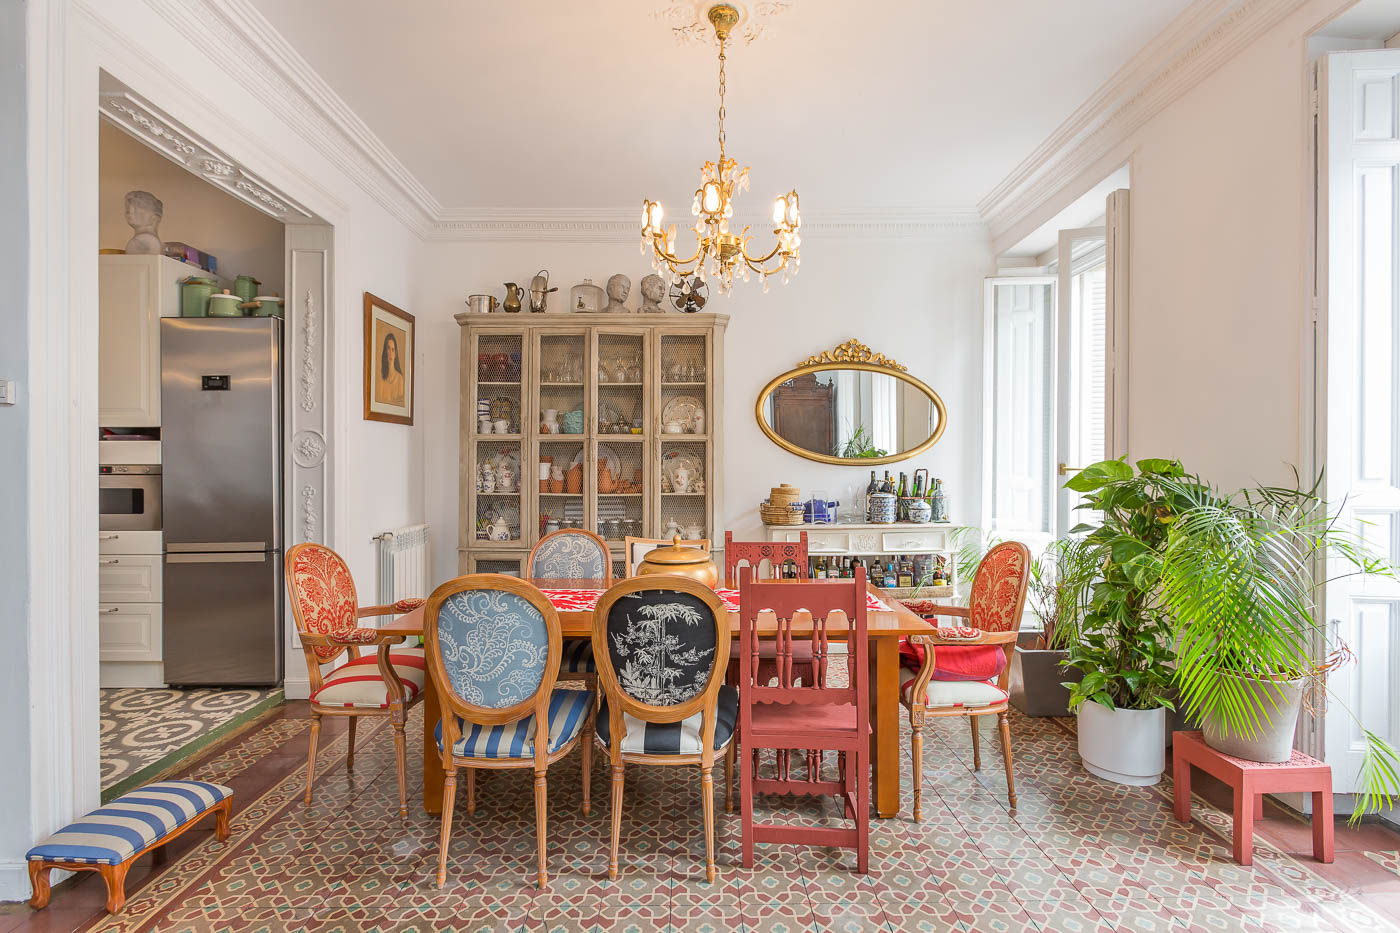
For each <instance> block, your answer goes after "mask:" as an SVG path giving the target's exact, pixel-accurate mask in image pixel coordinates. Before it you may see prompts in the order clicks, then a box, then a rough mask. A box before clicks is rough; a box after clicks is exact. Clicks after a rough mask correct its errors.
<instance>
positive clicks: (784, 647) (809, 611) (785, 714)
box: [739, 568, 871, 873]
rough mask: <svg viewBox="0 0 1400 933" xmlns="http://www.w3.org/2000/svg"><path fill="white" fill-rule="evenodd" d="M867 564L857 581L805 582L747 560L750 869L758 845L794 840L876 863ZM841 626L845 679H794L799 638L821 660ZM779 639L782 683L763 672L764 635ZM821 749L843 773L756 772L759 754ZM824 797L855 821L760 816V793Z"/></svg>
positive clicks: (743, 712)
mask: <svg viewBox="0 0 1400 933" xmlns="http://www.w3.org/2000/svg"><path fill="white" fill-rule="evenodd" d="M865 591H866V586H865V571H864V569H863V568H857V570H856V576H855V579H853V580H849V581H847V580H841V581H836V580H831V581H821V582H813V583H801V584H792V583H788V584H783V583H759V582H756V581H754V580H753V579H752V578H751V576H750V571H749V570H748V568H745V569H743V570H742V571H740V582H739V650H740V661H741V665H740V676H739V694H740V698H741V699H740V703H739V730H740V733H741V734H742V736H743V739H744V748H743V759H742V761H741V762H740V774H741V778H740V782H741V784H740V786H741V791H740V806H741V807H742V812H743V833H744V841H743V859H744V867H746V868H752V867H753V863H754V844H755V843H759V842H792V843H798V844H801V845H827V846H842V847H845V848H852V849H855V850H856V870H857V871H859V872H862V873H864V872H865V871H867V870H868V869H869V866H870V793H871V788H870V735H871V733H870V668H869V643H868V640H867V635H868V630H867V625H866V603H865ZM832 630H835V633H836V634H844V635H845V637H846V641H847V655H846V658H847V666H848V670H849V676H848V678H847V682H846V684H845V685H843V686H833V685H831V684H830V683H822V684H811V685H808V684H804V685H803V686H800V687H799V686H797V685H796V678H795V676H794V671H793V666H794V665H793V658H794V655H795V651H794V646H795V645H796V644H797V643H798V642H799V641H806V642H807V643H808V645H809V646H810V649H811V656H812V657H813V658H815V659H816V660H817V662H818V663H824V662H825V659H826V655H827V646H828V643H829V634H831V633H832ZM761 631H762V632H764V633H765V634H766V633H767V632H772V633H773V634H775V635H776V642H777V659H776V662H777V671H778V684H777V686H769V685H768V682H767V680H766V679H758V677H759V671H760V669H761V668H760V662H759V651H758V638H757V636H758V634H759V633H760V632H761ZM765 748H775V749H780V750H791V749H815V750H820V751H835V752H837V753H838V754H839V755H840V758H841V763H842V766H841V768H840V778H839V780H835V781H824V780H821V779H820V776H819V775H817V774H811V775H809V776H808V779H807V780H804V781H797V780H791V779H787V778H785V777H782V776H780V777H778V778H776V779H763V778H759V777H758V774H757V763H758V754H757V753H758V752H759V751H760V750H761V749H765ZM760 793H763V794H796V795H807V796H811V795H823V796H835V797H839V798H841V801H842V809H843V812H844V814H845V817H846V819H848V820H850V821H852V824H853V825H851V826H849V827H843V826H791V825H778V824H765V823H756V822H754V814H753V807H754V795H755V794H760Z"/></svg>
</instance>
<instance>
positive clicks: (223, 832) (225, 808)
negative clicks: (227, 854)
mask: <svg viewBox="0 0 1400 933" xmlns="http://www.w3.org/2000/svg"><path fill="white" fill-rule="evenodd" d="M232 815H233V798H232V797H228V798H226V799H225V800H224V801H223V803H221V804H219V806H218V807H217V808H216V809H215V810H214V838H215V839H217V840H219V841H220V842H228V836H229V830H228V821H229V817H230V816H232ZM162 848H163V847H162Z"/></svg>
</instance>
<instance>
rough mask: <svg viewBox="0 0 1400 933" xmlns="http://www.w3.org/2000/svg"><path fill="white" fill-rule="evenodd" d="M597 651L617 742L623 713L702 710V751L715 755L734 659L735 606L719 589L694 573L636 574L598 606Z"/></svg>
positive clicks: (644, 716) (665, 714)
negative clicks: (723, 690)
mask: <svg viewBox="0 0 1400 933" xmlns="http://www.w3.org/2000/svg"><path fill="white" fill-rule="evenodd" d="M593 658H594V660H595V661H596V663H597V665H598V685H599V686H600V687H601V688H602V689H603V692H604V693H605V694H606V696H607V698H608V716H609V719H610V722H609V728H610V729H611V730H612V731H611V735H613V736H614V737H615V740H614V741H613V743H612V748H613V749H615V750H616V749H620V748H621V747H622V736H623V735H624V734H625V729H624V727H623V722H622V715H623V714H624V713H626V714H627V715H630V716H634V717H636V718H637V719H640V720H642V721H643V722H658V723H666V722H679V721H680V720H682V719H685V718H687V717H689V716H693V715H694V714H695V713H696V712H701V711H703V713H704V720H703V724H702V727H701V734H702V736H703V743H702V750H703V752H702V754H704V755H706V756H711V757H710V758H708V759H707V760H713V758H712V756H713V750H714V734H715V704H716V701H717V699H718V697H719V688H720V687H721V686H722V685H723V683H724V673H725V668H726V667H727V666H728V663H729V612H728V610H726V609H725V608H724V604H723V603H722V602H721V601H720V598H719V596H718V595H717V594H716V593H715V591H714V590H712V589H710V588H709V587H707V586H705V585H704V584H703V583H700V582H698V581H696V580H692V579H690V578H689V577H681V576H672V575H661V574H658V575H653V576H645V577H631V578H629V579H626V580H623V581H622V582H620V583H617V584H615V585H614V586H613V587H612V588H611V589H609V590H608V591H607V592H606V593H604V594H603V595H602V597H601V598H600V599H599V600H598V605H597V606H596V607H595V608H594V610H593Z"/></svg>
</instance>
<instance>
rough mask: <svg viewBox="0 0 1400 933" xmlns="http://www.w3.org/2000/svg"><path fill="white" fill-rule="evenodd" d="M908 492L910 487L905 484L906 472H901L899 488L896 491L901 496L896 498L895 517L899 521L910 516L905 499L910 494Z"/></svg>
mask: <svg viewBox="0 0 1400 933" xmlns="http://www.w3.org/2000/svg"><path fill="white" fill-rule="evenodd" d="M908 492H909V489H908V487H907V486H906V485H905V474H904V473H903V472H901V473H900V474H899V490H898V491H897V492H896V495H897V496H899V498H898V499H896V500H895V510H894V519H895V521H897V522H902V521H907V520H908V518H909V514H908V509H907V508H906V503H905V500H904V497H905V496H906V495H907V494H908Z"/></svg>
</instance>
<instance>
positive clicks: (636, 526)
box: [593, 328, 652, 546]
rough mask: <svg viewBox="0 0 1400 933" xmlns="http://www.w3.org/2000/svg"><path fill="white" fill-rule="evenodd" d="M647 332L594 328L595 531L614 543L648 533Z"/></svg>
mask: <svg viewBox="0 0 1400 933" xmlns="http://www.w3.org/2000/svg"><path fill="white" fill-rule="evenodd" d="M647 357H648V354H647V337H646V332H645V331H644V330H642V329H640V328H639V329H636V330H603V329H599V330H597V331H595V332H594V352H593V361H594V370H595V374H596V376H597V387H598V388H597V395H596V405H597V421H596V425H597V437H596V443H597V447H596V454H595V460H594V479H595V481H596V483H597V491H598V498H597V511H596V514H595V527H594V530H595V531H597V532H598V534H599V535H601V536H602V537H603V538H604V540H606V541H607V542H608V543H609V544H610V545H618V546H621V545H622V543H623V539H624V538H626V537H628V536H631V537H645V536H646V534H647V533H648V525H647V511H648V510H647V508H646V501H647V493H648V492H649V490H648V488H647V481H646V476H647V474H648V473H649V472H651V471H650V470H648V469H647V467H648V466H650V459H649V457H648V454H647V449H648V447H647V444H648V441H649V438H650V435H651V433H652V432H651V431H649V430H648V425H649V424H650V423H651V412H650V407H651V404H650V397H651V393H650V392H649V391H648V385H649V383H650V378H649V376H650V374H649V369H650V367H649V365H648V364H649V362H650V360H649V359H648V358H647Z"/></svg>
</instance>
